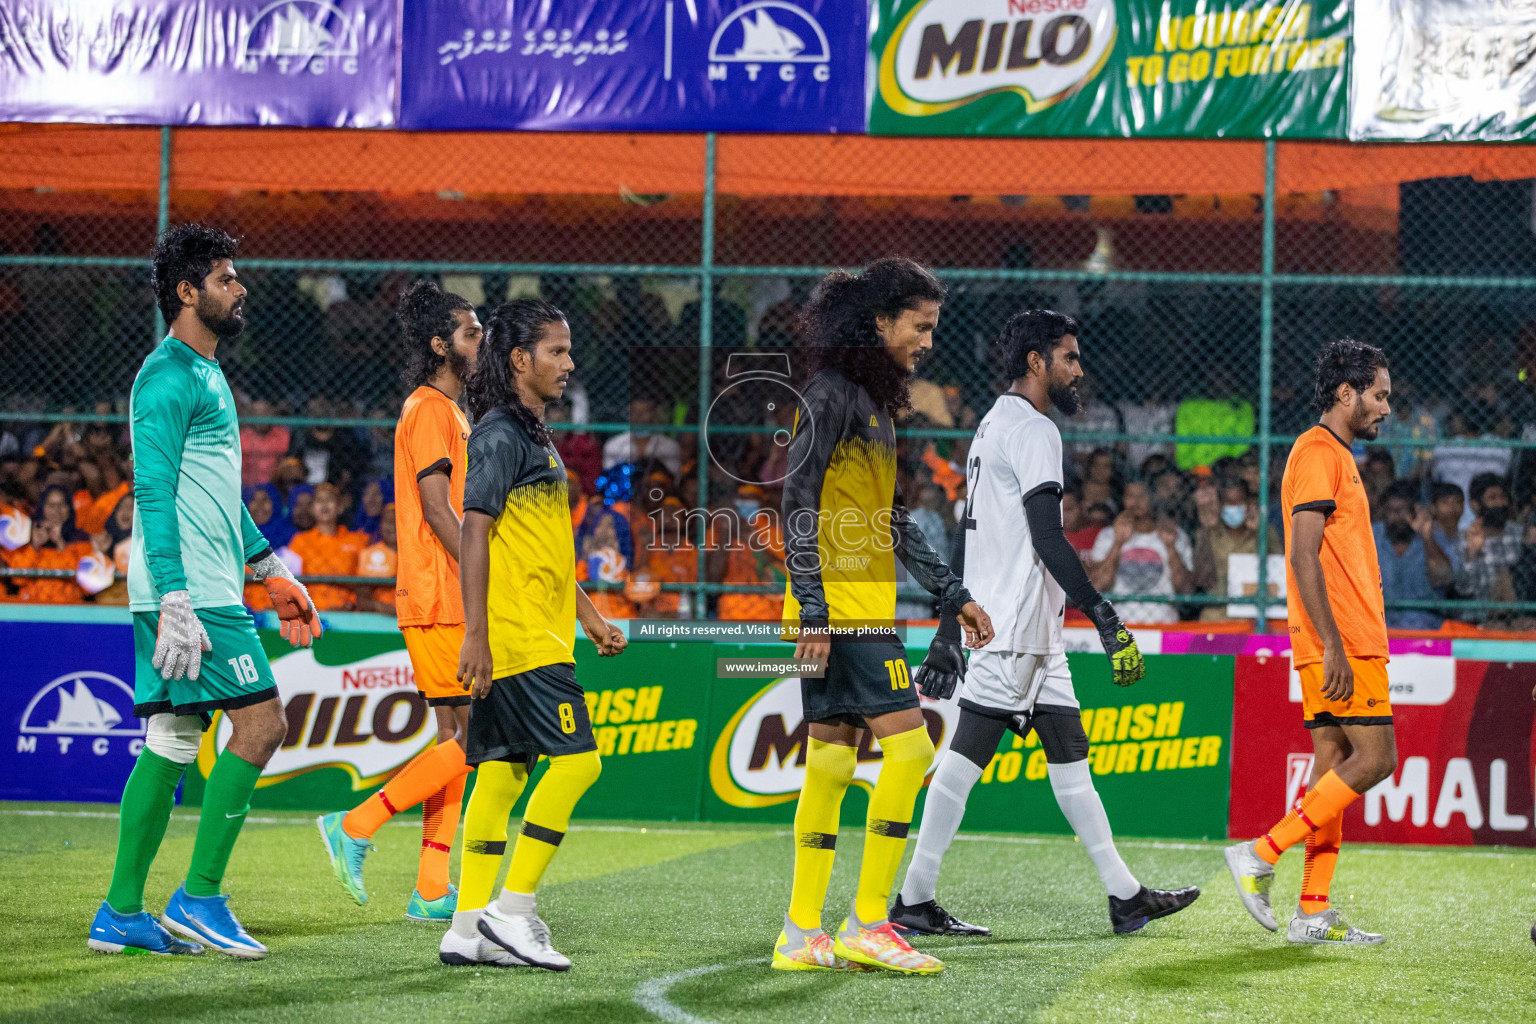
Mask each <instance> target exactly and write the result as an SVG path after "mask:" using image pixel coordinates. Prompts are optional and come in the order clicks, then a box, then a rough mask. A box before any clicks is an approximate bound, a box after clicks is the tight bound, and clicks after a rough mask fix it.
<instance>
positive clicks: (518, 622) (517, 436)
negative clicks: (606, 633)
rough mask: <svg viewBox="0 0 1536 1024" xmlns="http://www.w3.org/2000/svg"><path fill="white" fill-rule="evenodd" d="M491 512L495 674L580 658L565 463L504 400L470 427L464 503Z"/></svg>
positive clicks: (489, 603) (489, 606)
mask: <svg viewBox="0 0 1536 1024" xmlns="http://www.w3.org/2000/svg"><path fill="white" fill-rule="evenodd" d="M470 510H474V511H477V512H483V513H485V514H486V515H488V516H490V517H491V518H492V519H494V520H495V522H494V523H493V524H492V525H491V538H490V542H491V564H490V586H489V590H488V592H487V597H486V613H487V624H488V626H489V631H490V640H491V658H492V660H493V662H494V665H495V669H494V671H495V675H496V678H497V679H501V678H504V677H506V676H510V675H516V674H517V673H519V672H527V671H529V670H530V669H535V668H541V667H543V666H545V665H555V664H559V663H562V662H574V661H575V660H576V653H575V652H576V548H575V543H574V541H573V539H572V536H571V511H570V503H569V501H568V499H567V495H566V476H565V463H564V462H562V461H561V460H560V454H559V453H558V452H557V451H555V449H554V446H553V445H541V444H537V443H535V442H534V440H533V438H531V437H530V436H529V435H528V431H527V430H525V429H524V428H523V427H522V426H521V425H520V424H519V423H518V422H517V421H516V420H515V419H513V418H512V416H511V415H510V414H509V413H508V412H507V410H506V409H504V408H500V407H498V408H496V409H493V410H491V411H490V412H488V413H486V414H485V415H484V416H482V417H481V418H480V422H479V423H476V424H475V429H474V430H473V431H472V432H471V433H470V435H469V469H468V471H467V472H466V473H465V477H464V511H465V512H469V511H470Z"/></svg>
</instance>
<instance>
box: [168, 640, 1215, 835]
mask: <svg viewBox="0 0 1536 1024" xmlns="http://www.w3.org/2000/svg"><path fill="white" fill-rule="evenodd" d="M262 639H263V642H264V643H265V644H266V646H267V652H268V655H269V657H271V658H272V670H273V674H274V675H275V677H276V679H277V685H278V690H279V692H280V693H281V695H282V700H283V706H284V709H285V711H286V714H287V718H288V735H287V736H286V737H285V738H284V741H283V743H282V746H281V747H280V748H279V749H278V752H277V753H276V754H275V755H274V756H273V758H272V761H271V762H270V763H269V764H268V765H267V769H266V771H265V773H264V774H263V775H262V778H261V781H260V782H259V783H258V785H257V790H256V794H255V797H254V798H253V804H254V806H257V807H268V808H275V807H282V808H293V809H305V810H311V809H314V810H325V809H335V808H342V807H350V806H352V805H353V804H355V803H357V802H358V801H359V800H361V799H363V798H364V797H365V796H367V795H368V794H369V793H372V792H373V791H374V790H375V789H377V788H378V787H379V786H381V785H383V784H384V783H385V782H386V781H388V779H389V778H390V776H392V775H393V774H394V773H395V772H396V771H398V770H399V769H400V768H401V767H402V766H404V765H405V763H406V762H408V761H409V760H410V759H411V758H413V757H415V756H416V755H417V754H418V753H420V752H421V751H422V750H423V749H425V748H426V747H427V745H428V744H430V743H431V742H432V740H433V737H434V736H435V734H436V725H435V721H434V719H433V716H432V715H431V714H430V713H429V709H428V708H427V706H426V704H425V702H424V701H423V700H422V699H421V698H420V697H419V696H418V695H417V693H416V685H415V679H414V678H413V676H412V674H411V668H410V661H409V659H408V658H407V656H406V653H405V650H404V647H403V645H402V641H401V639H400V637H399V634H395V633H345V632H340V631H328V632H327V633H326V635H325V637H324V638H323V639H322V641H321V642H320V643H318V644H316V645H315V646H314V647H313V648H312V649H307V650H298V651H295V650H293V649H292V648H291V647H289V646H288V644H287V643H286V642H284V641H283V640H282V639H281V638H280V637H278V636H277V635H276V634H274V633H268V632H266V631H263V633H262ZM788 650H789V648H788V645H784V644H779V645H760V646H754V645H741V644H720V643H715V644H709V643H681V642H677V643H674V642H656V643H647V642H643V641H636V642H633V643H631V644H630V646H629V648H628V650H626V651H625V652H624V654H622V655H621V656H619V657H617V658H599V657H598V656H597V653H596V651H595V650H594V649H593V648H592V646H591V644H589V643H587V642H586V641H585V640H580V641H578V644H577V668H576V671H577V678H578V680H579V681H580V682H581V684H582V686H583V687H584V688H585V690H586V692H587V708H588V711H589V712H590V714H591V718H592V726H593V732H594V735H595V737H596V739H597V745H598V752H599V753H600V754H601V755H602V758H603V775H602V778H601V779H599V780H598V782H597V784H596V785H594V786H593V787H592V789H590V790H589V791H588V792H587V795H586V796H585V797H583V798H582V802H581V807H580V809H579V814H580V816H581V817H584V818H645V819H663V820H665V819H678V820H706V821H767V822H787V821H790V820H792V819H793V817H794V801H795V797H796V795H797V794H798V793H799V791H800V785H801V782H802V781H803V779H804V775H805V757H806V746H807V743H806V741H807V738H808V730H809V724H808V723H807V722H806V721H805V718H804V716H803V715H802V713H801V708H800V683H799V680H798V679H797V678H795V677H786V678H777V679H723V678H718V672H719V670H718V667H717V660H718V659H720V658H735V659H743V658H771V657H780V658H781V657H783V656H784V655H785V654H786V653H787V652H788ZM924 653H925V650H924V649H922V648H916V647H913V648H908V650H907V657H908V660H909V661H910V662H911V663H912V664H913V665H914V666H915V665H917V664H919V663H920V662H921V661H922V658H923V655H924ZM1068 658H1069V661H1070V663H1071V665H1072V674H1073V679H1074V681H1075V682H1076V685H1077V693H1078V697H1079V699H1080V700H1081V701H1082V704H1083V708H1084V715H1083V717H1084V725H1085V727H1086V728H1087V730H1088V735H1089V739H1090V741H1091V744H1092V745H1091V747H1090V750H1089V759H1090V762H1091V764H1092V768H1093V771H1094V773H1095V776H1096V782H1097V783H1098V787H1099V792H1100V793H1101V794H1102V795H1103V798H1104V802H1105V805H1106V807H1108V809H1109V813H1110V815H1111V817H1112V818H1113V820H1114V821H1115V827H1116V828H1117V829H1118V830H1119V831H1121V832H1123V833H1126V834H1140V835H1156V836H1206V835H1209V836H1219V835H1223V834H1224V833H1225V830H1226V808H1227V747H1228V745H1229V741H1230V735H1231V723H1232V659H1231V658H1230V657H1225V656H1220V657H1218V656H1212V655H1179V656H1158V655H1153V656H1150V657H1149V658H1148V659H1147V665H1148V673H1147V678H1146V679H1145V680H1143V681H1142V682H1141V683H1139V684H1138V685H1137V686H1136V687H1134V688H1132V689H1119V688H1117V687H1115V686H1113V685H1111V684H1110V682H1109V672H1108V669H1107V665H1106V662H1105V660H1104V657H1103V655H1102V654H1072V655H1069V656H1068ZM923 715H924V718H925V719H926V720H927V723H928V729H929V733H930V734H931V735H932V736H933V739H934V743H935V745H936V746H937V747H938V748H939V749H940V751H941V752H942V751H943V750H945V749H947V748H948V745H949V740H950V738H951V736H952V735H953V732H954V727H955V724H956V722H957V721H958V718H959V709H958V708H957V707H956V706H955V704H954V702H953V701H945V702H941V703H935V702H930V701H926V700H925V701H924V702H923ZM228 739H229V725H228V723H227V722H225V721H223V719H222V716H216V721H215V724H214V727H213V728H211V729H210V730H209V731H208V732H207V733H206V734H205V738H204V743H203V749H202V751H201V752H200V754H199V757H198V762H197V769H198V770H196V771H192V772H189V773H188V776H187V786H186V801H187V802H188V803H190V804H198V803H201V801H202V791H203V785H204V780H205V779H206V778H207V775H208V773H209V772H210V771H211V770H212V768H213V762H214V759H215V757H216V753H217V751H218V750H220V749H222V748H223V746H224V744H225V743H226V742H228ZM880 758H881V754H880V750H879V747H878V744H875V743H873V742H871V741H869V740H866V742H865V746H864V748H863V749H861V750H860V751H859V762H858V769H857V771H856V772H855V775H854V785H855V789H857V790H861V791H863V792H864V793H866V794H867V792H868V791H869V790H870V789H871V788H872V787H873V785H874V782H875V779H876V778H877V777H878V775H879V772H880ZM472 784H473V777H471V785H472ZM866 806H867V802H866V799H864V798H862V797H859V796H855V795H852V794H850V796H849V798H848V799H847V800H845V801H844V804H843V814H844V820H845V822H846V823H848V824H856V823H858V822H860V821H862V820H863V816H864V812H865V808H866ZM966 827H967V828H969V829H981V830H1003V831H1027V832H1064V831H1067V825H1066V822H1065V820H1064V819H1063V818H1062V817H1061V814H1060V812H1059V811H1058V810H1057V809H1056V803H1055V799H1054V798H1053V797H1052V795H1051V791H1050V785H1049V783H1048V782H1047V781H1046V770H1045V754H1044V752H1043V751H1042V750H1041V749H1040V748H1039V746H1038V744H1037V743H1035V742H1034V741H1033V740H1031V741H1030V742H1029V743H1027V744H1026V743H1025V741H1023V740H1019V739H1016V738H1015V737H1013V736H1012V735H1011V734H1009V736H1007V737H1006V738H1005V739H1004V741H1003V743H1002V745H1001V747H1000V748H999V750H998V754H997V756H996V757H995V758H994V759H993V762H992V764H991V766H990V767H988V768H987V770H986V772H985V773H984V774H983V776H982V779H981V783H980V785H978V786H977V788H976V789H975V790H974V791H973V794H972V796H971V801H970V809H969V811H968V813H967V815H966Z"/></svg>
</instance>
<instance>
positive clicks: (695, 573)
mask: <svg viewBox="0 0 1536 1024" xmlns="http://www.w3.org/2000/svg"><path fill="white" fill-rule="evenodd" d="M658 522H659V523H660V528H659V529H658V528H657V523H658ZM698 551H699V549H698V548H696V547H694V546H693V545H692V544H690V543H689V542H688V538H687V536H686V535H685V519H684V515H683V503H682V501H681V500H680V499H678V498H675V497H670V496H669V497H667V498H666V499H664V501H663V504H662V507H661V508H660V509H659V510H658V511H657V513H656V516H655V518H654V519H653V518H651V517H645V518H642V519H641V520H640V521H639V522H638V523H636V524H635V568H634V571H633V572H632V573H631V578H632V582H631V583H630V584H628V585H627V586H625V588H624V596H625V597H627V598H629V599H630V601H632V602H634V604H635V605H636V608H637V613H638V614H639V615H640V617H642V618H656V619H675V618H678V617H679V615H678V611H679V609H680V607H681V605H682V597H683V595H682V594H681V593H679V592H678V591H676V590H663V589H661V584H663V583H693V582H694V581H696V580H697V579H698V578H699V553H698Z"/></svg>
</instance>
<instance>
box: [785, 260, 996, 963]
mask: <svg viewBox="0 0 1536 1024" xmlns="http://www.w3.org/2000/svg"><path fill="white" fill-rule="evenodd" d="M943 299H944V288H943V286H942V285H940V284H939V282H938V281H937V280H935V279H934V277H933V275H932V274H930V273H929V272H928V271H927V270H925V269H924V268H923V267H921V266H919V265H918V264H916V263H913V262H912V261H911V260H905V259H896V258H891V259H883V260H879V261H877V262H875V263H872V264H870V265H869V266H868V267H866V268H865V269H864V270H863V271H862V272H861V273H860V274H858V275H850V274H845V273H840V272H839V273H834V274H832V275H830V276H829V277H827V279H826V280H824V281H822V283H821V284H820V286H819V287H818V288H817V290H816V293H815V294H814V295H813V296H812V297H811V301H810V303H809V304H808V305H807V306H806V309H805V312H804V314H803V318H804V329H805V335H806V337H807V340H808V341H809V342H810V344H811V345H812V346H814V347H813V348H812V350H811V353H810V354H811V356H812V358H813V359H814V361H815V362H814V366H813V371H814V373H813V376H812V377H811V380H810V383H809V385H808V386H807V388H806V390H805V393H804V396H803V400H802V402H801V406H800V408H799V409H798V410H797V413H796V420H795V429H794V435H793V438H792V439H791V441H790V447H789V475H788V477H787V478H786V480H785V484H784V508H783V513H784V537H785V556H786V558H785V561H786V567H787V568H788V570H789V584H788V591H787V593H786V595H785V602H784V633H785V638H786V639H794V640H795V641H796V648H795V656H796V658H798V659H807V660H814V661H825V663H826V670H825V674H824V676H823V677H822V678H805V679H803V680H802V683H801V687H802V689H801V695H802V699H803V701H804V705H805V717H806V719H807V720H809V722H810V723H811V724H810V739H809V741H808V744H807V746H808V752H807V755H806V771H805V783H804V785H803V787H802V789H801V791H800V802H799V804H798V806H797V808H796V811H795V879H794V890H793V892H792V894H791V897H790V906H789V912H788V913H787V914H786V915H785V917H784V931H783V932H782V933H781V934H780V936H779V940H778V942H777V943H776V944H775V947H774V952H773V966H774V967H775V968H777V969H780V970H816V969H837V968H844V967H848V966H849V965H850V962H852V963H854V964H858V965H862V966H865V967H875V968H882V969H886V970H892V971H897V972H900V973H903V974H933V973H936V972H938V971H940V970H943V968H944V965H943V964H942V963H941V962H939V960H938V959H936V958H934V957H932V956H928V955H927V954H924V953H919V952H917V951H916V950H914V949H913V948H912V947H911V946H910V945H908V944H907V942H906V940H905V939H903V938H902V937H901V936H900V935H899V934H897V933H896V931H895V930H894V929H893V928H892V926H891V924H890V922H889V921H888V920H887V919H886V906H887V904H888V902H889V901H888V897H889V896H890V891H891V884H892V883H893V882H894V881H895V877H896V869H897V866H898V865H899V863H900V861H901V854H902V851H903V850H904V849H905V847H906V841H907V832H908V830H909V829H910V827H911V823H912V808H913V805H914V804H915V803H916V801H917V794H918V791H919V790H921V789H922V785H923V777H924V775H925V774H926V773H927V771H928V766H929V764H930V763H931V762H932V760H933V752H934V748H933V741H932V740H931V739H930V738H929V736H928V730H927V729H926V728H925V726H924V723H923V716H922V712H921V711H920V710H919V708H918V698H917V691H916V690H915V689H913V687H912V679H911V674H910V672H909V670H908V667H907V660H906V651H905V648H904V647H903V645H902V643H901V641H900V639H899V638H898V636H897V634H896V632H895V625H896V623H895V614H896V561H897V559H900V560H901V562H902V563H903V564H905V566H906V568H907V571H908V572H910V573H911V574H912V576H913V577H914V578H915V579H916V580H917V581H918V582H919V583H921V584H922V585H923V586H924V587H925V588H926V589H927V590H928V591H929V592H930V593H932V594H934V595H936V596H937V597H939V598H940V601H941V603H942V605H943V613H944V614H946V615H956V614H957V613H958V616H959V619H960V622H961V624H962V625H963V626H964V627H965V632H966V640H967V642H968V643H969V644H970V645H972V646H980V645H982V644H985V643H987V642H988V641H990V640H991V639H992V624H991V621H990V620H989V619H988V618H987V615H986V613H985V612H983V611H982V610H981V609H980V608H979V607H977V606H976V604H975V603H974V602H973V601H971V597H970V594H969V593H967V592H966V589H965V587H964V586H963V585H962V584H961V582H960V580H959V578H958V577H956V576H955V574H954V573H953V572H951V571H950V570H949V568H948V567H947V566H945V564H944V562H943V561H942V560H941V559H940V557H939V556H938V555H937V554H936V553H935V552H934V550H933V548H932V547H931V546H930V545H929V544H928V541H927V540H926V539H924V537H923V534H922V531H921V530H919V529H918V528H917V526H916V525H915V524H914V523H913V522H912V519H911V517H910V516H909V515H908V514H907V510H906V508H905V506H904V504H903V501H902V497H901V493H900V490H899V489H898V487H897V485H896V427H895V423H894V421H893V416H894V415H895V414H896V413H898V412H900V411H901V410H903V409H905V408H906V407H907V406H908V387H909V383H910V381H911V376H912V370H913V368H914V366H915V365H916V363H917V359H918V357H919V356H920V355H921V354H922V353H923V352H924V351H926V350H928V349H930V348H932V347H933V330H934V328H935V327H936V326H937V324H938V319H939V305H940V303H942V301H943ZM866 728H867V729H868V730H869V731H870V732H872V733H873V734H874V736H875V738H876V739H877V740H878V742H879V745H880V749H881V751H882V754H883V757H884V764H883V765H882V766H881V769H880V777H879V780H878V781H877V782H876V783H875V788H874V792H873V793H872V794H871V795H870V799H869V818H868V823H867V826H866V835H865V842H864V860H863V864H862V866H861V867H860V871H859V886H858V895H857V898H856V899H855V901H854V904H853V908H852V909H851V910H850V912H849V914H848V917H847V919H846V920H845V921H844V922H843V925H842V928H841V929H840V930H839V931H838V933H837V937H836V938H835V939H834V938H832V937H830V936H828V935H827V933H826V932H825V931H823V930H822V927H821V907H822V903H823V902H824V901H825V900H826V895H827V882H828V880H829V879H830V878H831V874H832V858H833V850H834V848H835V846H836V843H837V825H838V814H839V810H840V809H841V806H842V802H843V794H844V793H845V792H846V791H847V788H848V784H849V782H850V781H851V780H852V778H853V770H854V766H855V762H856V758H857V752H858V746H859V740H860V737H861V731H862V730H863V729H866Z"/></svg>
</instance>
